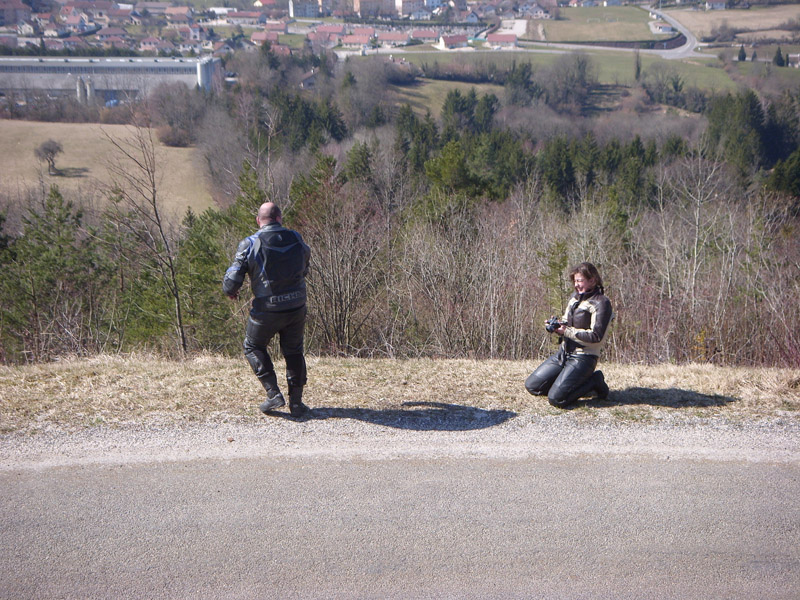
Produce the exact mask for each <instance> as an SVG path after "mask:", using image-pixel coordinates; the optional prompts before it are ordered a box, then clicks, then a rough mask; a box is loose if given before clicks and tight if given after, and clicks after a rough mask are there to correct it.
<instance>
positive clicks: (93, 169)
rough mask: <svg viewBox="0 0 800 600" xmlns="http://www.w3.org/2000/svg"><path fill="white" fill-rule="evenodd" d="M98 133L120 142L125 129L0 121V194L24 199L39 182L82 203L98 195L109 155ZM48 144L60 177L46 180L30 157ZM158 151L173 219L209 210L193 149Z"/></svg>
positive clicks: (164, 196)
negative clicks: (53, 147)
mask: <svg viewBox="0 0 800 600" xmlns="http://www.w3.org/2000/svg"><path fill="white" fill-rule="evenodd" d="M103 132H106V133H107V134H108V135H110V136H112V137H113V138H115V139H125V137H126V136H127V135H129V132H130V129H129V128H128V127H127V126H124V125H97V124H82V123H38V122H31V121H10V120H4V121H0V155H1V156H3V167H2V178H0V194H2V196H5V197H7V198H10V199H16V198H19V197H24V196H25V191H26V190H27V189H30V188H36V187H38V186H39V182H40V181H41V182H42V183H44V185H45V187H46V188H49V187H50V186H51V185H57V186H58V187H59V189H61V190H62V191H74V192H80V194H81V195H82V196H83V197H85V198H96V197H97V196H98V195H100V196H101V195H102V194H101V192H102V189H103V187H104V185H105V184H108V183H109V182H110V180H111V179H110V176H109V172H108V168H107V164H108V159H109V156H111V155H112V146H111V144H110V142H109V141H108V140H107V139H106V137H105V136H104V134H103ZM48 139H53V140H55V141H57V142H59V143H60V144H61V146H62V148H63V150H64V151H63V153H61V154H59V155H58V156H56V167H58V169H60V170H61V171H62V172H63V175H61V176H51V175H48V173H47V166H46V165H44V164H41V163H39V161H37V160H36V158H35V156H34V150H35V149H36V148H37V147H38V146H39V145H40V144H42V142H44V141H46V140H48ZM159 152H160V153H161V158H162V162H161V164H160V167H161V175H162V183H161V191H162V199H163V200H164V201H165V203H167V204H168V206H170V207H171V209H172V210H174V211H175V212H176V213H177V214H179V215H182V214H183V213H184V212H186V209H187V208H188V207H190V206H191V207H192V209H193V210H195V211H196V212H202V211H203V210H205V209H206V208H208V207H210V206H211V205H212V199H211V196H210V194H209V193H208V190H207V189H206V187H205V185H204V182H203V178H202V176H201V175H200V174H199V173H198V172H197V167H196V163H195V160H194V149H192V148H168V147H165V146H162V147H160V149H159Z"/></svg>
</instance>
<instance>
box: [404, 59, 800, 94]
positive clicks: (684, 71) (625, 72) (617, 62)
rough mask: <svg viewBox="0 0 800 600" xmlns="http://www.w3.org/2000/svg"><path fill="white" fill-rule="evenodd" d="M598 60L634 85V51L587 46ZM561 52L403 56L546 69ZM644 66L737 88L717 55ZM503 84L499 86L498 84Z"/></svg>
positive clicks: (607, 76)
mask: <svg viewBox="0 0 800 600" xmlns="http://www.w3.org/2000/svg"><path fill="white" fill-rule="evenodd" d="M586 53H587V54H590V55H591V57H592V60H593V62H594V65H595V68H596V71H597V77H598V79H599V82H600V83H601V84H604V85H633V84H634V55H633V53H632V52H629V51H627V52H621V51H617V52H615V51H608V50H596V49H593V48H587V51H586ZM559 56H561V54H558V53H554V52H523V51H520V52H470V53H461V54H452V53H451V54H447V53H441V54H430V53H426V54H421V53H405V54H403V58H404V59H405V60H407V61H408V62H410V63H413V64H416V65H418V66H422V65H428V66H431V65H433V64H434V63H437V62H438V63H439V64H440V65H447V64H451V63H452V64H456V65H468V64H474V65H476V66H481V67H486V66H487V65H490V64H494V65H496V66H497V68H498V69H499V70H506V69H509V68H510V67H511V65H512V64H513V63H514V62H517V63H521V62H530V63H531V64H532V65H533V67H534V71H538V70H541V69H546V68H548V67H550V66H552V65H553V63H555V61H556V60H558V58H559ZM641 59H642V69H643V70H644V71H645V72H646V71H647V69H649V68H651V67H652V66H653V65H655V64H657V63H661V64H664V65H666V66H668V68H670V69H674V70H675V71H676V72H677V73H678V74H679V75H680V76H681V77H682V78H683V80H684V82H685V84H686V85H688V86H696V87H698V88H700V89H704V90H708V91H721V92H725V91H728V90H734V89H736V83H734V82H733V81H732V80H731V78H730V76H729V75H728V74H727V73H726V72H725V70H724V69H723V68H722V63H721V62H720V61H719V60H718V59H716V58H708V59H693V60H691V61H686V62H684V61H668V60H664V59H662V58H659V57H656V56H651V55H648V54H645V53H642V54H641ZM784 71H786V73H782V74H781V75H785V76H786V77H789V78H791V77H796V79H797V81H798V82H800V71H797V69H784ZM495 87H499V86H495Z"/></svg>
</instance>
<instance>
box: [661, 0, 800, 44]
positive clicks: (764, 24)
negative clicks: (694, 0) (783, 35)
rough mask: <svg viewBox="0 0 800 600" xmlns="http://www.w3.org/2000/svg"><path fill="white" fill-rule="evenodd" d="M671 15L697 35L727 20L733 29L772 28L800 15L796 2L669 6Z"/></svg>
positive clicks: (701, 34) (759, 29)
mask: <svg viewBox="0 0 800 600" xmlns="http://www.w3.org/2000/svg"><path fill="white" fill-rule="evenodd" d="M664 12H665V13H667V14H668V15H669V16H671V17H672V18H674V19H676V20H677V21H678V22H680V23H681V24H682V25H683V26H684V27H686V28H688V29H689V31H691V32H692V33H693V34H695V35H696V36H697V37H698V38H701V37H704V36H707V35H710V34H711V30H712V29H714V28H715V27H719V26H720V25H722V24H723V23H724V22H727V24H728V26H729V27H731V28H732V29H736V30H743V31H769V30H772V29H778V28H779V27H780V26H781V25H783V24H784V23H786V22H787V21H790V20H792V19H797V18H800V9H798V6H797V5H796V4H785V5H782V6H770V7H764V8H761V7H758V8H751V9H749V10H709V11H703V10H693V9H688V8H687V9H680V10H667V11H664Z"/></svg>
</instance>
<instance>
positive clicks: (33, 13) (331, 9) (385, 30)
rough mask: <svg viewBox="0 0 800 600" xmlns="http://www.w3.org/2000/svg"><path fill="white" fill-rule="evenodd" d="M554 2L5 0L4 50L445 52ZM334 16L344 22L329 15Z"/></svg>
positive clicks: (501, 38) (492, 42) (509, 35)
mask: <svg viewBox="0 0 800 600" xmlns="http://www.w3.org/2000/svg"><path fill="white" fill-rule="evenodd" d="M547 2H550V3H551V4H549V5H548V3H547ZM547 2H543V3H537V2H534V1H526V2H521V3H520V2H512V1H511V0H486V1H482V2H469V3H468V2H467V0H450V1H449V2H443V1H442V0H352V2H348V3H347V4H346V5H340V4H337V3H335V2H334V0H289V1H288V3H286V0H282V1H281V0H255V2H254V3H253V5H252V6H251V7H248V10H242V9H240V8H231V7H212V8H209V9H206V10H202V11H198V10H196V9H195V8H193V7H191V6H173V5H172V4H170V3H168V2H138V3H135V4H124V3H116V2H110V1H109V0H55V2H54V3H53V4H52V5H51V4H47V5H44V4H43V3H42V2H41V0H33V2H32V4H33V6H34V7H33V8H32V7H31V6H28V5H27V4H25V3H23V2H22V0H0V47H4V48H6V49H7V52H6V53H9V52H8V51H11V52H12V53H13V52H14V51H15V50H21V49H25V48H26V47H34V49H42V50H45V51H50V52H51V53H55V52H60V51H66V52H69V53H74V54H82V53H85V52H90V51H93V52H98V51H103V52H106V53H108V54H112V55H124V54H129V53H131V52H136V53H138V54H140V55H142V56H173V57H177V56H184V57H200V56H209V55H211V56H217V57H221V56H223V55H225V54H228V53H230V52H233V51H235V50H238V49H242V48H245V49H246V48H248V47H252V48H258V47H261V46H263V45H264V44H269V45H270V48H271V50H272V51H273V52H275V53H276V54H291V53H292V52H293V50H295V49H297V48H300V47H303V45H304V44H309V45H310V46H311V47H312V48H313V50H314V51H320V50H324V49H326V48H327V49H331V48H341V49H351V50H369V49H371V48H381V47H384V48H392V47H401V46H406V45H411V44H430V45H433V46H437V47H439V48H441V49H443V50H444V49H453V48H459V47H465V46H467V44H468V35H466V33H467V31H469V30H471V29H473V28H474V30H476V31H477V30H483V29H487V28H488V29H489V35H488V36H484V38H483V40H482V41H483V42H484V43H486V44H487V45H488V46H490V47H496V48H500V47H508V46H515V45H516V43H517V38H518V35H517V33H516V32H508V31H502V32H494V33H492V26H493V25H497V24H499V22H500V21H501V20H504V19H524V20H529V19H550V18H553V16H554V13H555V15H557V11H558V6H557V5H556V4H555V3H553V0H547ZM570 4H572V5H579V6H587V5H595V4H603V5H618V4H620V0H604V1H603V2H595V0H572V1H571V3H570ZM37 8H38V9H41V10H37ZM326 17H332V18H334V19H336V18H339V19H341V20H339V21H338V23H332V22H331V20H332V19H328V21H327V22H325V21H322V19H324V18H326ZM425 22H428V25H427V26H426V25H425ZM434 24H435V25H434ZM523 33H524V32H523ZM290 34H291V35H292V37H294V38H295V39H294V40H293V43H285V38H283V39H282V36H287V35H290Z"/></svg>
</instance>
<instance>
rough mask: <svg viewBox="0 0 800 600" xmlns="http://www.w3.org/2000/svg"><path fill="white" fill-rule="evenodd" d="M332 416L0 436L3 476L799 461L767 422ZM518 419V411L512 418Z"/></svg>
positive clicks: (782, 426) (791, 423) (795, 447)
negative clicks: (223, 464) (215, 463)
mask: <svg viewBox="0 0 800 600" xmlns="http://www.w3.org/2000/svg"><path fill="white" fill-rule="evenodd" d="M324 411H325V409H318V410H317V411H313V412H312V417H311V418H309V419H305V420H301V421H297V420H293V419H290V418H287V417H285V416H284V415H283V413H279V414H277V415H276V416H270V417H259V418H255V419H250V418H238V417H237V418H227V419H224V420H223V419H221V420H219V421H206V422H202V423H197V422H194V423H175V422H168V421H165V422H163V423H160V422H159V421H158V420H157V419H153V420H149V421H148V422H146V423H140V424H137V423H129V424H124V425H117V426H113V427H107V426H99V427H93V428H84V429H77V430H72V431H69V430H65V429H58V428H50V429H47V430H44V431H39V432H37V433H35V434H30V433H23V432H12V433H6V434H3V435H2V436H0V471H14V470H30V469H37V470H38V469H50V468H57V467H64V466H76V465H99V464H105V465H125V464H130V463H146V462H162V461H192V460H234V459H238V458H254V457H264V458H271V459H281V458H302V457H306V458H308V459H310V460H316V459H321V460H392V459H398V460H401V459H407V458H408V459H410V458H417V459H418V458H420V457H427V458H430V459H437V458H459V459H469V458H472V457H474V458H489V459H492V458H497V459H503V460H509V459H512V460H513V459H517V458H541V459H543V460H546V459H557V458H570V457H580V456H603V457H607V458H625V457H629V456H639V457H651V458H655V459H660V460H682V459H683V460H687V459H688V460H711V461H740V462H775V463H798V462H800V423H798V422H797V421H796V420H795V419H781V418H769V419H759V420H751V421H733V420H729V419H725V418H711V419H693V418H676V419H661V420H659V421H657V422H647V423H636V422H616V421H611V420H608V421H598V420H586V419H581V418H576V417H575V416H574V415H572V414H566V415H560V416H544V417H542V416H530V415H516V416H508V415H507V414H506V413H504V412H503V413H498V414H494V413H485V414H484V416H483V418H482V419H480V418H479V419H476V418H475V416H474V415H470V416H469V417H464V418H463V419H459V418H458V416H455V417H454V416H452V415H450V416H449V417H448V418H446V419H444V420H442V419H441V415H438V416H439V417H440V418H439V419H437V418H436V417H437V415H436V414H426V415H423V417H422V418H419V415H414V418H408V419H403V418H395V419H394V420H393V421H391V422H389V421H385V422H375V419H374V418H371V415H370V414H369V413H368V412H367V411H364V414H363V415H361V416H359V414H357V413H348V415H347V417H346V418H342V417H334V416H333V415H331V414H330V413H326V412H324ZM511 414H512V415H513V413H511Z"/></svg>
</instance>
